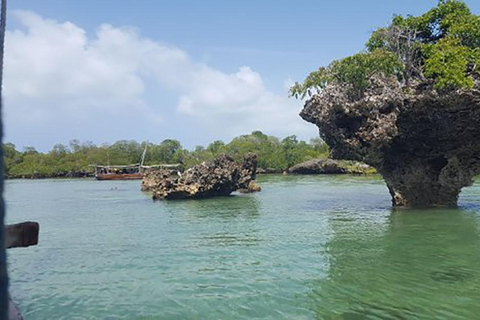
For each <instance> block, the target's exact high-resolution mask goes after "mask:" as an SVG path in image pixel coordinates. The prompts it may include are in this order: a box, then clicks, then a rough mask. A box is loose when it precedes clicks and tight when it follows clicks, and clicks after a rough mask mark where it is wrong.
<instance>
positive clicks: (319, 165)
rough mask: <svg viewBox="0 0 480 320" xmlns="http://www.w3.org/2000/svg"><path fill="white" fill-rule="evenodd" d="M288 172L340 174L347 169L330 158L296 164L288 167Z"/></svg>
mask: <svg viewBox="0 0 480 320" xmlns="http://www.w3.org/2000/svg"><path fill="white" fill-rule="evenodd" d="M287 172H288V173H295V174H342V173H347V170H345V169H344V168H342V167H340V166H339V164H338V162H337V161H335V160H332V159H313V160H310V161H306V162H303V163H300V164H297V165H295V166H293V167H291V168H289V169H288V171H287Z"/></svg>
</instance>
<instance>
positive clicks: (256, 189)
mask: <svg viewBox="0 0 480 320" xmlns="http://www.w3.org/2000/svg"><path fill="white" fill-rule="evenodd" d="M260 191H262V187H260V186H259V185H258V184H256V183H255V181H253V180H252V181H250V183H249V184H248V186H247V188H245V189H243V188H242V189H238V192H240V193H254V192H260Z"/></svg>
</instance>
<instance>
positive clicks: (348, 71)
mask: <svg viewBox="0 0 480 320" xmlns="http://www.w3.org/2000/svg"><path fill="white" fill-rule="evenodd" d="M402 72H403V65H402V64H401V62H400V60H399V59H398V57H397V56H396V55H395V54H393V53H391V52H388V51H386V50H383V49H376V50H373V51H371V52H360V53H357V54H355V55H353V56H350V57H347V58H345V59H342V60H336V61H333V62H332V63H331V64H330V65H329V66H328V67H323V68H320V69H318V70H317V71H314V72H312V73H310V74H309V75H308V77H307V78H306V79H305V82H304V83H302V84H300V83H298V82H296V83H295V84H294V85H293V86H292V87H291V88H290V96H293V97H295V98H299V97H300V98H302V99H303V98H305V97H306V96H307V95H309V96H311V95H312V92H313V93H315V92H318V91H320V90H322V89H324V88H325V87H326V86H327V85H329V84H344V85H349V86H350V87H351V91H350V93H351V95H352V97H353V98H360V97H361V96H362V94H363V92H364V90H365V89H366V88H367V86H368V79H369V77H371V76H373V75H374V74H383V75H385V76H392V75H395V76H398V75H400V74H401V73H402Z"/></svg>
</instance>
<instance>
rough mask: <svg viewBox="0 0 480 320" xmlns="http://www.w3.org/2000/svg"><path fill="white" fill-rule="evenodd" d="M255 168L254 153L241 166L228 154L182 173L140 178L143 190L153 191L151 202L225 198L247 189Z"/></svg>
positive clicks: (165, 171)
mask: <svg viewBox="0 0 480 320" xmlns="http://www.w3.org/2000/svg"><path fill="white" fill-rule="evenodd" d="M256 169H257V158H256V155H255V154H248V155H247V156H245V158H244V160H243V163H241V164H238V163H237V162H235V161H234V160H233V159H232V158H231V157H229V156H227V155H221V156H219V157H218V158H216V159H214V160H212V161H206V162H204V163H202V164H200V165H197V166H194V167H192V168H190V169H188V170H186V171H185V172H183V173H182V174H180V173H179V172H178V171H173V170H155V171H152V172H150V173H148V174H147V175H146V176H145V177H144V178H143V181H142V190H144V191H152V193H153V199H187V198H192V199H199V198H210V197H215V196H226V195H229V194H231V193H232V192H233V191H236V190H239V189H248V188H249V185H250V183H251V182H252V181H253V180H255V172H256Z"/></svg>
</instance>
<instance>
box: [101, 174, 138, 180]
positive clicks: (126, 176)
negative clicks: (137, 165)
mask: <svg viewBox="0 0 480 320" xmlns="http://www.w3.org/2000/svg"><path fill="white" fill-rule="evenodd" d="M142 178H143V175H142V174H141V173H102V174H97V175H96V176H95V179H97V180H140V179H142Z"/></svg>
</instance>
